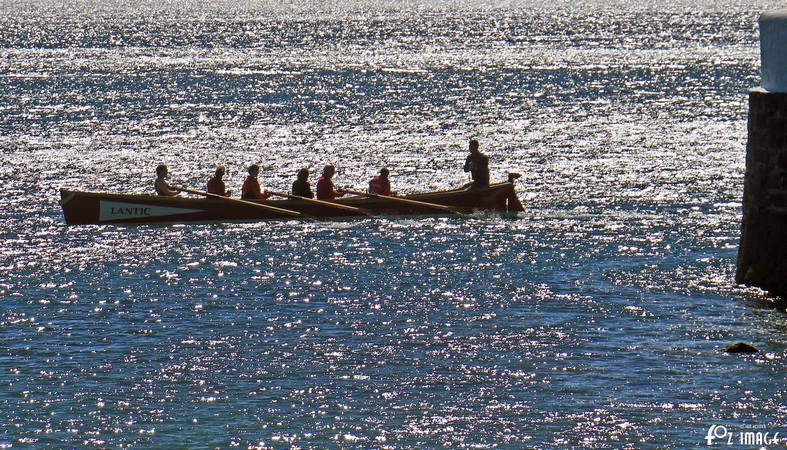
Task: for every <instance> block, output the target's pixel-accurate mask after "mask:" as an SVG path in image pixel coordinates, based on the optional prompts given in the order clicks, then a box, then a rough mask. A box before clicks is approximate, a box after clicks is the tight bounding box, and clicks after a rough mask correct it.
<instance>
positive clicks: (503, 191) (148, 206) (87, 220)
mask: <svg viewBox="0 0 787 450" xmlns="http://www.w3.org/2000/svg"><path fill="white" fill-rule="evenodd" d="M60 197H61V200H60V205H61V206H62V208H63V216H64V217H65V220H66V224H68V225H87V224H148V223H200V222H248V221H263V220H281V219H292V216H290V215H286V214H282V213H279V212H276V211H268V210H264V209H262V208H255V207H251V206H249V205H245V204H243V203H242V202H229V201H224V200H221V199H212V198H191V197H181V196H177V197H160V196H156V195H148V194H110V193H100V192H82V191H74V190H68V189H61V190H60ZM403 198H406V199H410V200H418V201H422V202H429V203H435V204H439V205H446V206H451V207H454V208H455V209H457V210H459V211H463V212H472V211H476V210H484V211H497V212H518V211H522V210H523V208H522V204H521V203H520V202H519V199H518V198H517V196H516V192H515V191H514V186H513V184H512V183H498V184H493V185H491V186H489V187H487V188H480V189H456V190H451V191H439V192H427V193H422V194H413V195H408V196H405V197H403ZM250 201H252V202H254V203H257V204H260V205H268V206H274V207H277V208H283V209H287V210H290V211H297V212H299V213H302V214H303V215H304V217H305V218H317V219H331V218H348V217H349V218H352V217H368V216H367V214H364V213H360V212H353V211H347V210H343V209H338V208H335V207H332V206H328V205H320V204H315V203H311V202H306V201H303V200H250ZM334 202H335V203H337V204H341V205H346V206H354V207H357V208H362V209H363V210H364V211H365V212H368V213H373V214H375V215H381V216H402V215H407V216H410V215H445V213H444V212H441V211H440V210H437V209H434V208H429V207H425V206H420V205H413V204H405V203H402V202H397V201H395V200H388V199H383V198H370V197H348V198H342V199H336V200H334Z"/></svg>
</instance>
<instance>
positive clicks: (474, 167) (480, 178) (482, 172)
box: [465, 139, 489, 188]
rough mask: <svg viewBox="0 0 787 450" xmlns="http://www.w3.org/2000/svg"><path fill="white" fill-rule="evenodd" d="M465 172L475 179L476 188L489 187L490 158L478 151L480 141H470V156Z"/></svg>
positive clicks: (468, 156) (474, 185)
mask: <svg viewBox="0 0 787 450" xmlns="http://www.w3.org/2000/svg"><path fill="white" fill-rule="evenodd" d="M465 172H470V175H471V176H472V177H473V184H472V186H473V187H474V188H484V187H488V186H489V157H488V156H486V155H485V154H483V153H481V151H480V150H479V149H478V140H477V139H470V154H469V155H467V159H466V160H465Z"/></svg>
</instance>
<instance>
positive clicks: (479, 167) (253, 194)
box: [154, 139, 489, 200]
mask: <svg viewBox="0 0 787 450" xmlns="http://www.w3.org/2000/svg"><path fill="white" fill-rule="evenodd" d="M464 171H465V172H470V175H471V176H472V178H473V182H472V183H471V185H472V187H486V186H489V157H488V156H486V155H485V154H483V153H481V151H480V150H479V149H478V141H477V140H475V139H471V140H470V154H469V155H468V156H467V159H466V160H465V165H464ZM225 172H226V171H225V169H224V166H219V167H217V168H216V173H215V174H214V175H213V177H211V178H210V179H209V180H208V192H209V193H211V194H215V195H221V196H224V197H229V196H230V195H232V192H231V191H228V190H227V188H226V186H225V184H224V173H225ZM248 172H249V175H248V176H247V177H246V179H245V180H244V181H243V187H242V188H241V198H242V199H245V200H266V199H267V198H269V197H270V194H268V193H267V192H265V191H263V190H262V189H261V188H260V182H259V180H258V177H259V175H260V166H259V165H257V164H252V165H251V166H249V168H248ZM168 174H169V170H168V169H167V166H166V165H164V164H159V166H158V167H156V176H157V178H156V182H155V184H154V187H155V189H156V193H157V194H158V195H160V196H164V197H171V196H175V195H178V192H179V189H177V188H175V187H172V186H170V185H169V184H168V183H167V181H166V178H167V175H168ZM335 174H336V168H335V167H334V166H332V165H330V164H329V165H327V166H325V167H324V168H323V170H322V176H320V178H319V179H318V180H317V199H318V200H333V199H335V198H338V197H342V196H344V195H345V194H346V193H347V192H345V191H342V190H337V189H336V188H335V187H334V185H333V176H334V175H335ZM389 174H390V171H389V170H388V169H387V168H385V167H383V168H382V169H380V172H379V174H378V175H375V176H374V177H373V178H372V179H371V180H370V181H369V190H368V192H369V193H370V194H374V195H385V196H392V195H396V194H395V193H394V192H392V191H391V181H390V179H389V178H388V177H389ZM292 195H295V196H299V197H305V198H314V193H313V192H312V189H311V184H309V169H306V168H304V169H301V170H299V171H298V174H297V177H296V180H295V182H294V183H292Z"/></svg>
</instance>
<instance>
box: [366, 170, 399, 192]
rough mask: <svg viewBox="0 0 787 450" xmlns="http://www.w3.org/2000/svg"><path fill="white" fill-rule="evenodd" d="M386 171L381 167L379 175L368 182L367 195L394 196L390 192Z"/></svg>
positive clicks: (387, 172)
mask: <svg viewBox="0 0 787 450" xmlns="http://www.w3.org/2000/svg"><path fill="white" fill-rule="evenodd" d="M389 173H390V172H389V171H388V168H387V167H383V168H382V169H380V174H379V175H375V176H374V177H373V178H372V180H371V181H369V193H370V194H375V195H387V196H391V195H396V194H395V193H394V192H391V180H389V179H388V174H389Z"/></svg>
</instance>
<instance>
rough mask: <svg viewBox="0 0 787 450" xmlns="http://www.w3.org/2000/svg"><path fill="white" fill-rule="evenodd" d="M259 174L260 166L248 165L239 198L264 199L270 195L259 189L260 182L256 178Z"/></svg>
mask: <svg viewBox="0 0 787 450" xmlns="http://www.w3.org/2000/svg"><path fill="white" fill-rule="evenodd" d="M259 175H260V166H258V165H257V164H252V165H250V166H249V176H248V177H246V181H244V182H243V187H242V188H241V196H240V198H242V199H245V200H265V199H267V198H268V197H270V196H269V195H268V194H266V193H265V192H262V190H261V189H260V182H259V181H258V180H257V177H258V176H259Z"/></svg>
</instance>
